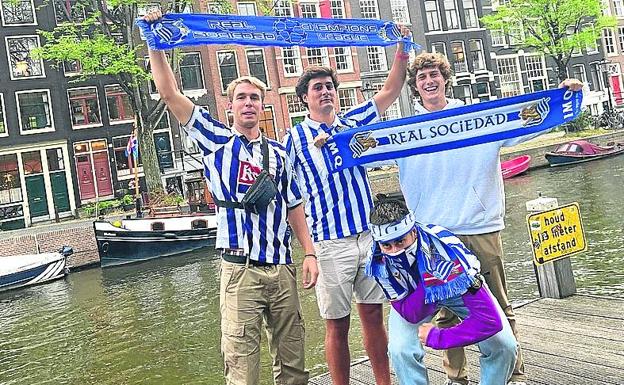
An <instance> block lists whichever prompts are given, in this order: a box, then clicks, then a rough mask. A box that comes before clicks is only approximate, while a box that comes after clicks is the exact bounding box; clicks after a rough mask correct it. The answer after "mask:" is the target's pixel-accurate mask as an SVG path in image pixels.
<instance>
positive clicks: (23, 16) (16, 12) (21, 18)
mask: <svg viewBox="0 0 624 385" xmlns="http://www.w3.org/2000/svg"><path fill="white" fill-rule="evenodd" d="M0 2H1V3H2V23H3V24H4V25H5V26H9V25H33V24H37V20H36V18H35V6H34V4H33V1H32V0H0Z"/></svg>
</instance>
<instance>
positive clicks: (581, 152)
mask: <svg viewBox="0 0 624 385" xmlns="http://www.w3.org/2000/svg"><path fill="white" fill-rule="evenodd" d="M621 153H624V143H617V144H614V145H612V146H598V145H596V144H593V143H590V142H588V141H586V140H575V141H572V142H568V143H564V144H561V145H559V147H557V149H556V150H555V151H552V152H547V153H546V154H545V156H546V160H548V163H549V164H550V166H551V167H555V166H563V165H566V164H574V163H581V162H588V161H590V160H595V159H601V158H606V157H608V156H613V155H618V154H621Z"/></svg>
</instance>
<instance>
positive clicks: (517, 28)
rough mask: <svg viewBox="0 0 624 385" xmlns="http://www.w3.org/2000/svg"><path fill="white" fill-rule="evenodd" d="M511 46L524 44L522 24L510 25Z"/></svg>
mask: <svg viewBox="0 0 624 385" xmlns="http://www.w3.org/2000/svg"><path fill="white" fill-rule="evenodd" d="M508 32H509V44H510V45H515V44H522V43H524V39H525V36H524V27H523V26H522V23H510V24H509V31H508Z"/></svg>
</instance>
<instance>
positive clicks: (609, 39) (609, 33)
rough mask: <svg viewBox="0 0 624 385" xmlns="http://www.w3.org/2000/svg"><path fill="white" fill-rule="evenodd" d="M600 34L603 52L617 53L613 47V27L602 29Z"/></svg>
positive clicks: (608, 53)
mask: <svg viewBox="0 0 624 385" xmlns="http://www.w3.org/2000/svg"><path fill="white" fill-rule="evenodd" d="M602 36H603V38H604V44H605V53H606V54H607V55H614V54H616V53H617V50H616V48H615V37H614V36H613V29H611V28H605V29H603V30H602Z"/></svg>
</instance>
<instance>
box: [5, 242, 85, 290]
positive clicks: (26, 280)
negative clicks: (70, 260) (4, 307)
mask: <svg viewBox="0 0 624 385" xmlns="http://www.w3.org/2000/svg"><path fill="white" fill-rule="evenodd" d="M72 253H73V250H72V248H71V247H67V246H66V247H64V248H63V249H62V250H61V251H59V252H58V253H41V254H26V255H11V256H8V257H0V291H3V290H9V289H16V288H18V287H22V286H29V285H36V284H39V283H43V282H48V281H52V280H54V279H58V278H62V277H64V276H65V275H66V274H67V273H68V272H69V270H68V269H67V257H68V256H70V255H71V254H72Z"/></svg>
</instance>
